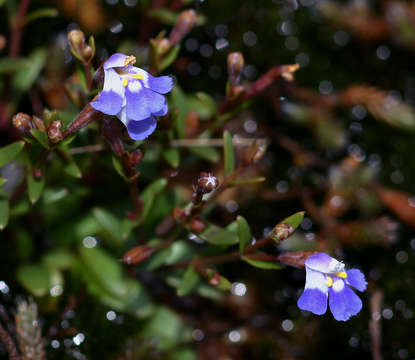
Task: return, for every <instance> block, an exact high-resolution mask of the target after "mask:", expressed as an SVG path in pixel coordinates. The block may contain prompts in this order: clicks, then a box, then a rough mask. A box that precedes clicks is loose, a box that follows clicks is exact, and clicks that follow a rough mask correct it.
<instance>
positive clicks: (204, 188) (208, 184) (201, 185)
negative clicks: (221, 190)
mask: <svg viewBox="0 0 415 360" xmlns="http://www.w3.org/2000/svg"><path fill="white" fill-rule="evenodd" d="M217 186H218V179H217V178H216V177H215V176H213V174H212V173H208V172H204V171H203V172H201V173H200V175H199V178H198V179H197V191H199V192H201V193H203V194H209V193H210V192H212V191H213V190H215V189H216V187H217Z"/></svg>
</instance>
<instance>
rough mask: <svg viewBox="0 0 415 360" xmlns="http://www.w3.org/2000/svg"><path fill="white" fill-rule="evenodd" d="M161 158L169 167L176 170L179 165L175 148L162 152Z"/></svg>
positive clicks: (178, 155) (177, 152) (177, 151)
mask: <svg viewBox="0 0 415 360" xmlns="http://www.w3.org/2000/svg"><path fill="white" fill-rule="evenodd" d="M163 157H164V159H165V160H166V161H167V162H168V164H169V165H170V166H171V167H174V168H177V167H178V166H179V163H180V153H179V150H178V149H176V148H171V149H167V150H164V151H163Z"/></svg>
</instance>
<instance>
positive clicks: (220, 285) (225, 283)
mask: <svg viewBox="0 0 415 360" xmlns="http://www.w3.org/2000/svg"><path fill="white" fill-rule="evenodd" d="M207 275H208V277H209V280H210V281H211V280H212V278H213V277H214V276H215V277H216V279H215V281H216V282H217V285H214V284H212V283H211V282H209V285H211V286H214V287H215V288H217V289H219V290H222V291H229V290H230V289H231V288H232V283H231V282H230V281H229V280H228V279H226V278H225V277H223V276H222V275H220V274H218V273H217V272H216V271H215V270H212V269H208V270H207Z"/></svg>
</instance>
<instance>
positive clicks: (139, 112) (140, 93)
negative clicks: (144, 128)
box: [125, 80, 166, 120]
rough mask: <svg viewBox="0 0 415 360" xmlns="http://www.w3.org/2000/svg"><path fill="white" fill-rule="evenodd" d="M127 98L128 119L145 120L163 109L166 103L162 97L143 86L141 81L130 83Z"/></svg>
mask: <svg viewBox="0 0 415 360" xmlns="http://www.w3.org/2000/svg"><path fill="white" fill-rule="evenodd" d="M125 93H126V94H125V96H126V98H127V117H128V118H129V119H131V120H143V119H146V118H148V117H150V116H151V115H153V114H155V113H158V112H159V111H161V110H162V109H163V106H164V104H165V102H166V100H165V99H164V96H163V95H160V94H158V93H156V92H154V91H151V90H150V89H147V88H145V87H143V86H142V85H141V82H140V81H138V80H137V81H130V82H129V83H128V87H127V90H126V92H125Z"/></svg>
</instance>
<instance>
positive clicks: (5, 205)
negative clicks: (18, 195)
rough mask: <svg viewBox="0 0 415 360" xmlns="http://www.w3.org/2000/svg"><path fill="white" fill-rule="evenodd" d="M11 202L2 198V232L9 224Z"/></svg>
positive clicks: (0, 222) (0, 214) (0, 200)
mask: <svg viewBox="0 0 415 360" xmlns="http://www.w3.org/2000/svg"><path fill="white" fill-rule="evenodd" d="M9 215H10V209H9V200H8V199H6V198H3V197H0V230H3V229H4V228H5V227H6V226H7V224H8V223H9Z"/></svg>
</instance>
